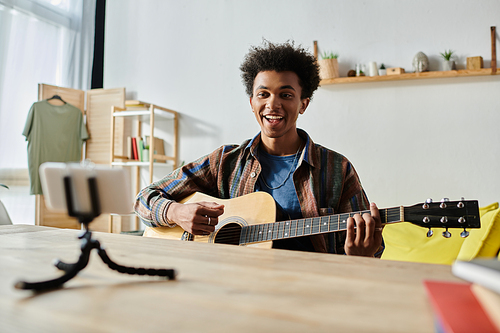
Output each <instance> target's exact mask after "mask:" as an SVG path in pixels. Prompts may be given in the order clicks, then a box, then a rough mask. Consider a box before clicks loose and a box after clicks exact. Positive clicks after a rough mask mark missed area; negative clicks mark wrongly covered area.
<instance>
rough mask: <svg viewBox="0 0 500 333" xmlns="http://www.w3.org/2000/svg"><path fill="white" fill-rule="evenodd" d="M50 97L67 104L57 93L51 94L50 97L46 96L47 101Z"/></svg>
mask: <svg viewBox="0 0 500 333" xmlns="http://www.w3.org/2000/svg"><path fill="white" fill-rule="evenodd" d="M51 99H58V100H60V101H61V102H63V103H64V104H67V102H66V101H65V100H63V99H62V97H61V96H59V95H57V94H56V95H54V96H52V97H51V98H48V99H47V101H50V100H51Z"/></svg>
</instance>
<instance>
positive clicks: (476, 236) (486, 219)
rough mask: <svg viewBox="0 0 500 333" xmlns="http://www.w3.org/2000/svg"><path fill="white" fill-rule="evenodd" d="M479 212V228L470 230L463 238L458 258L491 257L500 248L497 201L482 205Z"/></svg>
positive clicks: (499, 209)
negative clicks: (485, 205) (467, 235)
mask: <svg viewBox="0 0 500 333" xmlns="http://www.w3.org/2000/svg"><path fill="white" fill-rule="evenodd" d="M487 208H490V209H489V210H488V209H487ZM491 208H493V209H491ZM479 213H480V215H481V228H480V229H471V230H470V235H469V237H467V238H466V239H465V241H464V244H463V245H462V248H461V249H460V252H459V253H458V257H457V259H458V260H464V261H468V260H471V259H474V258H476V257H490V258H491V257H496V256H497V254H498V250H499V249H500V208H499V207H498V203H495V204H491V205H489V206H487V207H484V208H483V209H481V210H480V212H479Z"/></svg>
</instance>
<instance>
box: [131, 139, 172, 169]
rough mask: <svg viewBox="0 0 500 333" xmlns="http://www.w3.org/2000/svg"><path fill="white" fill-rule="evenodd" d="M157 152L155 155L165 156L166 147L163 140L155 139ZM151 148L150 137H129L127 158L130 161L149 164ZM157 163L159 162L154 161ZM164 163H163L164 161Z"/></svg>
mask: <svg viewBox="0 0 500 333" xmlns="http://www.w3.org/2000/svg"><path fill="white" fill-rule="evenodd" d="M154 146H155V150H154V152H153V154H156V155H165V146H164V142H163V139H159V138H157V137H155V138H154ZM149 147H150V138H149V136H148V135H146V136H144V137H142V138H141V137H128V138H127V157H128V158H129V160H135V161H141V162H149ZM154 162H157V160H154ZM162 162H163V161H162Z"/></svg>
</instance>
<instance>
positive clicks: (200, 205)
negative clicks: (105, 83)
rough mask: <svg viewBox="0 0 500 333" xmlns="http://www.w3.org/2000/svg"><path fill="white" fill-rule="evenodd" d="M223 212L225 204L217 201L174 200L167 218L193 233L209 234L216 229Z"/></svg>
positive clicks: (168, 210)
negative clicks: (187, 201) (179, 201)
mask: <svg viewBox="0 0 500 333" xmlns="http://www.w3.org/2000/svg"><path fill="white" fill-rule="evenodd" d="M223 213H224V205H220V204H218V203H216V202H208V201H201V202H197V203H190V204H180V203H177V202H173V203H171V204H170V207H168V209H167V219H168V220H169V221H171V222H174V223H176V224H177V225H178V226H180V227H181V228H182V229H184V230H185V231H187V232H189V233H192V234H193V235H208V234H210V233H212V232H213V231H214V230H215V226H216V225H217V223H219V216H221V215H222V214H223Z"/></svg>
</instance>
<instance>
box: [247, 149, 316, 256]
mask: <svg viewBox="0 0 500 333" xmlns="http://www.w3.org/2000/svg"><path fill="white" fill-rule="evenodd" d="M258 154H259V155H258V159H259V163H260V165H261V166H262V172H261V173H260V176H259V179H258V180H257V184H256V190H257V191H263V192H267V193H269V194H270V195H271V196H272V197H273V198H274V200H275V201H276V204H277V206H278V209H281V210H282V212H283V213H285V215H288V216H289V219H291V220H296V219H301V218H302V211H301V209H300V204H299V198H298V197H297V192H296V191H295V186H294V184H293V173H294V172H295V169H297V165H298V162H299V159H300V154H301V153H300V152H298V153H297V154H295V155H290V156H275V155H270V154H268V153H266V152H265V151H263V150H262V149H259V153H258ZM273 248H280V249H290V250H301V251H314V247H313V245H312V243H311V240H310V239H309V237H308V236H306V237H297V238H288V239H282V240H276V241H273Z"/></svg>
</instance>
